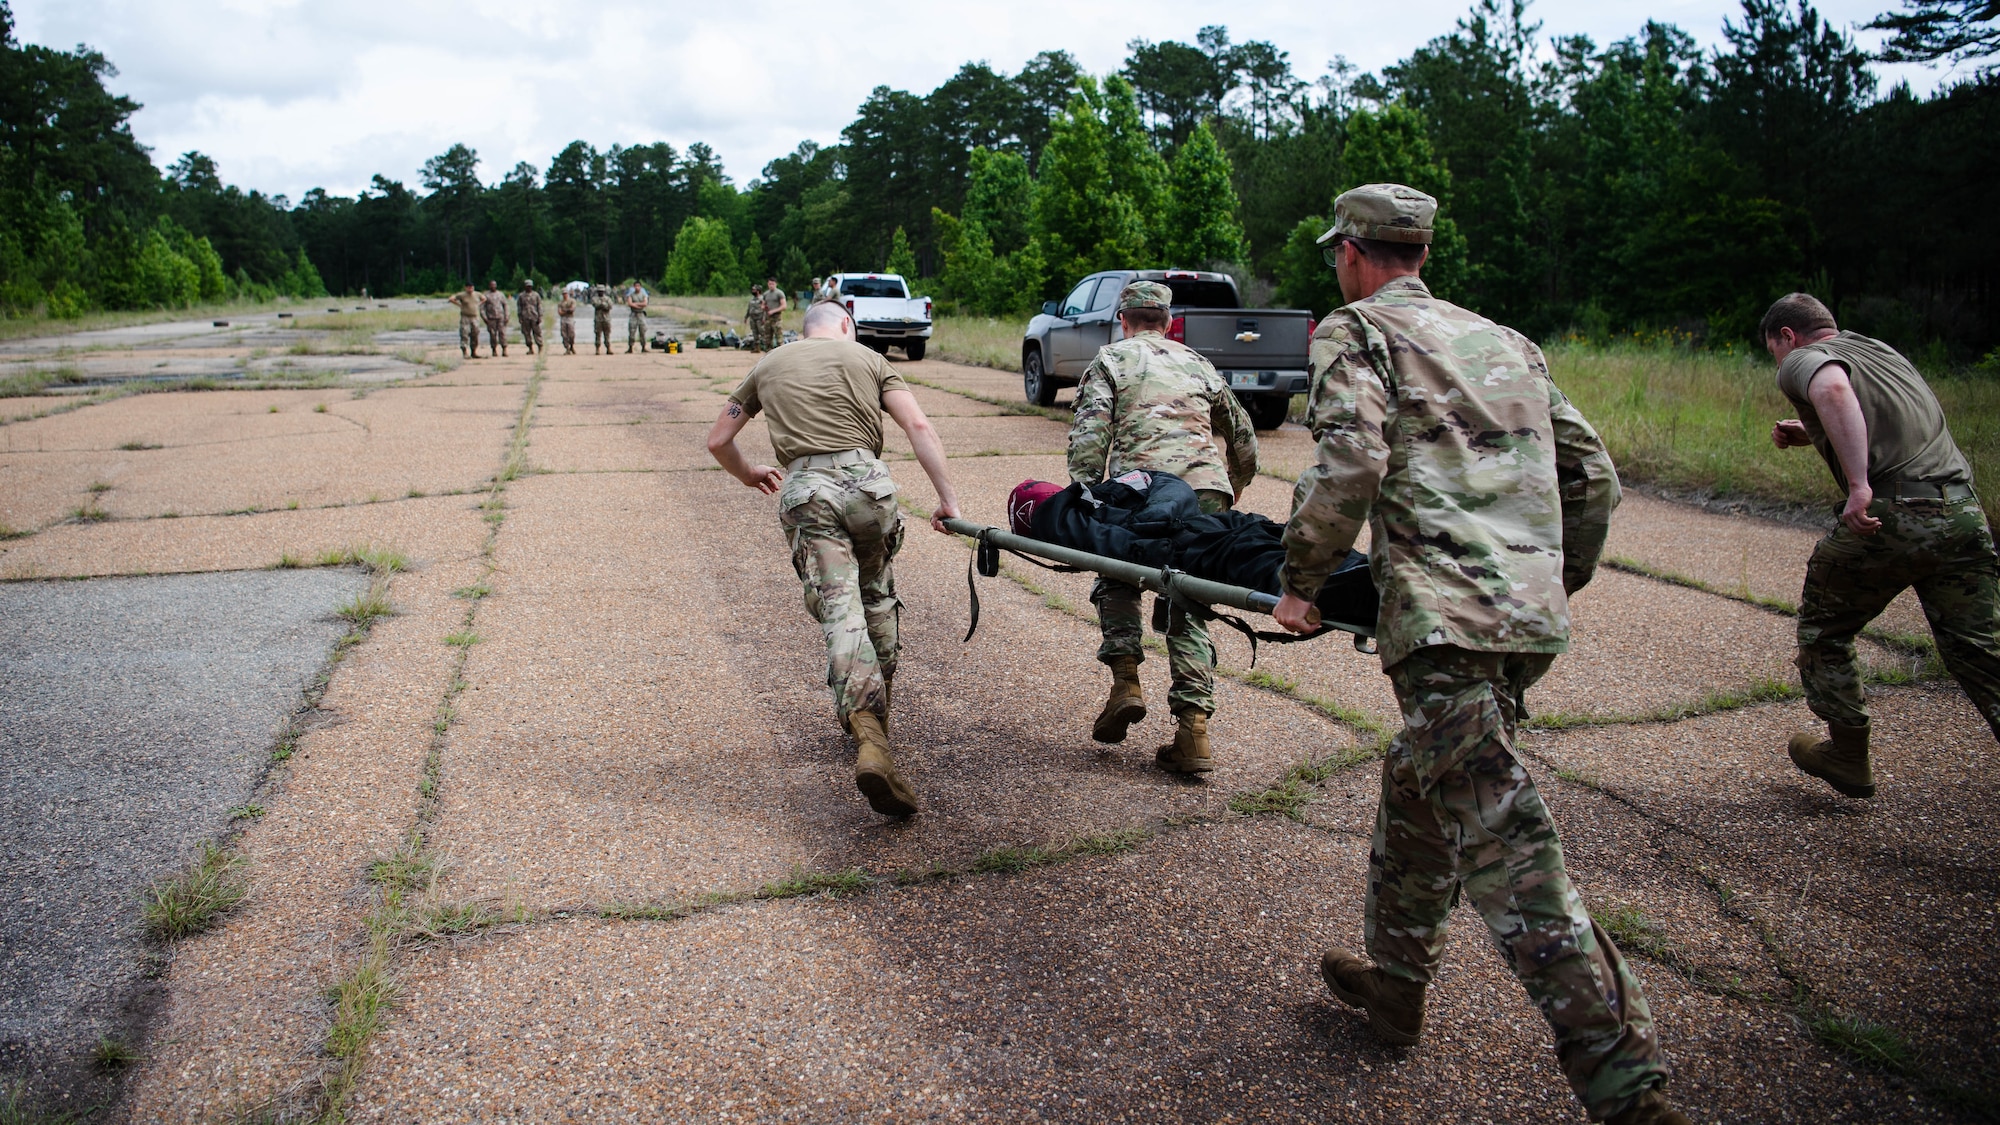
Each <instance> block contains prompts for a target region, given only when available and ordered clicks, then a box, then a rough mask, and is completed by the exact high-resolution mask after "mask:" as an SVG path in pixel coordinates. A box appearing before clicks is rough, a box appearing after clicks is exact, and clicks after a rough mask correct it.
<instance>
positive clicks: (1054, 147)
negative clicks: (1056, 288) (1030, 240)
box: [1035, 77, 1157, 283]
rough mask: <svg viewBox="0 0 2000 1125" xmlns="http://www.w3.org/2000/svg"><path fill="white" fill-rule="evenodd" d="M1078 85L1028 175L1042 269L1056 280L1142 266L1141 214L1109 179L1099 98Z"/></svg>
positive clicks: (1127, 159)
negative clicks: (1032, 183)
mask: <svg viewBox="0 0 2000 1125" xmlns="http://www.w3.org/2000/svg"><path fill="white" fill-rule="evenodd" d="M1080 85H1082V87H1083V92H1082V93H1079V94H1078V95H1077V96H1076V97H1074V98H1071V99H1070V103H1069V107H1068V108H1067V109H1065V110H1064V111H1063V115H1062V117H1061V118H1060V119H1059V120H1057V121H1056V123H1055V125H1054V127H1053V128H1052V129H1051V130H1050V133H1049V143H1048V145H1047V146H1046V147H1044V148H1043V149H1042V161H1041V166H1040V168H1039V169H1038V170H1037V173H1036V179H1035V228H1036V233H1037V234H1038V235H1039V236H1040V239H1041V246H1042V252H1043V255H1044V261H1045V263H1046V265H1047V272H1048V274H1050V275H1052V276H1053V278H1054V279H1055V280H1056V281H1058V282H1063V283H1067V282H1069V281H1073V280H1075V279H1076V278H1079V277H1082V276H1083V275H1085V274H1087V273H1091V272H1093V271H1095V270H1100V269H1110V268H1113V267H1118V266H1123V267H1127V268H1130V267H1132V266H1144V265H1147V264H1150V263H1149V260H1148V259H1149V255H1148V253H1147V238H1146V227H1147V225H1148V224H1147V216H1145V215H1144V214H1143V213H1141V212H1140V211H1139V209H1138V208H1137V207H1136V206H1134V204H1133V201H1132V198H1131V196H1129V195H1127V194H1126V193H1125V192H1123V191H1119V190H1117V188H1116V187H1115V186H1114V184H1113V179H1112V171H1111V154H1110V136H1109V130H1108V129H1107V128H1106V126H1105V123H1104V121H1103V120H1102V119H1101V118H1100V117H1099V116H1098V108H1097V107H1098V104H1099V102H1100V101H1101V100H1102V98H1101V95H1100V94H1099V93H1098V90H1097V85H1096V83H1095V82H1093V81H1092V80H1091V79H1089V78H1088V77H1085V78H1083V79H1081V80H1080ZM1121 159H1122V160H1123V161H1124V163H1125V164H1126V165H1127V175H1126V179H1127V182H1128V184H1129V183H1132V182H1134V176H1133V175H1132V174H1131V168H1132V165H1133V164H1134V160H1133V158H1132V156H1131V154H1130V153H1129V152H1127V153H1125V154H1124V155H1123V156H1122V157H1121ZM1155 159H1157V156H1156V157H1155ZM1138 179H1139V180H1143V176H1140V177H1138Z"/></svg>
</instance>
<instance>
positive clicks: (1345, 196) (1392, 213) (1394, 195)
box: [1318, 184, 1438, 245]
mask: <svg viewBox="0 0 2000 1125" xmlns="http://www.w3.org/2000/svg"><path fill="white" fill-rule="evenodd" d="M1437 209H1438V201H1437V200H1435V199H1432V198H1431V197H1430V196H1428V195H1425V194H1424V193H1423V192H1420V191H1418V190H1417V189H1416V188H1413V187H1404V186H1403V185H1402V184H1363V185H1361V186H1360V187H1358V188H1349V189H1348V190H1346V191H1343V192H1341V193H1340V198H1338V199H1336V200H1334V201H1333V225H1332V226H1330V227H1328V228H1327V230H1326V233H1325V234H1322V235H1320V236H1319V239H1318V242H1319V243H1320V244H1321V245H1325V244H1326V243H1328V242H1331V241H1334V240H1335V239H1338V238H1342V237H1346V238H1372V239H1375V240H1377V241H1379V242H1422V243H1428V242H1429V241H1430V240H1431V220H1432V219H1434V218H1436V217H1437Z"/></svg>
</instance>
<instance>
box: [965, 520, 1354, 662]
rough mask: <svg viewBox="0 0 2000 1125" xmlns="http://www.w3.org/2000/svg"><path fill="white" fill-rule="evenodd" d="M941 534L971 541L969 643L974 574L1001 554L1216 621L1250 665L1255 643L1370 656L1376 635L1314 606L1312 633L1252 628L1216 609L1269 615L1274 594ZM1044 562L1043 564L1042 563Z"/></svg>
mask: <svg viewBox="0 0 2000 1125" xmlns="http://www.w3.org/2000/svg"><path fill="white" fill-rule="evenodd" d="M944 526H945V530H947V531H950V532H952V533H954V534H957V535H963V536H965V537H966V538H968V539H971V540H973V541H974V544H975V550H974V552H973V557H972V561H971V563H970V565H968V567H967V569H966V575H965V584H966V587H967V589H969V590H970V591H971V595H972V623H971V626H970V627H969V628H968V629H966V631H965V639H966V640H967V641H970V640H971V639H972V635H973V634H974V633H975V632H977V631H978V630H979V586H978V584H977V583H976V582H975V580H974V578H973V575H974V574H975V573H977V574H979V575H983V576H984V577H987V578H992V577H994V576H996V575H998V574H999V573H1000V553H1001V552H1002V551H1005V552H1007V553H1008V554H1010V555H1014V556H1016V557H1017V558H1022V559H1025V560H1026V561H1028V562H1031V563H1034V564H1035V565H1036V566H1040V567H1044V568H1046V569H1050V570H1059V571H1068V572H1072V573H1074V572H1079V571H1082V572H1088V573H1091V574H1099V575H1102V576H1104V577H1106V578H1110V579H1113V580H1115V581H1118V582H1123V583H1125V584H1127V585H1130V586H1137V587H1138V588H1139V589H1141V590H1149V591H1151V592H1152V593H1154V594H1156V595H1158V596H1160V597H1162V598H1165V599H1167V601H1168V602H1169V603H1171V605H1172V606H1173V607H1174V608H1175V609H1177V610H1179V611H1181V612H1185V613H1189V614H1192V615H1194V616H1195V617H1197V618H1199V619H1201V620H1204V621H1208V620H1219V621H1222V622H1223V623H1224V624H1227V625H1229V626H1230V627H1231V628H1233V629H1235V630H1236V631H1237V632H1239V633H1242V634H1243V635H1244V636H1246V637H1248V638H1250V663H1251V664H1252V665H1253V666H1254V665H1255V664H1256V662H1257V643H1258V642H1259V641H1269V642H1271V643H1273V644H1291V643H1294V642H1296V641H1308V640H1313V639H1316V638H1318V637H1323V636H1325V635H1326V634H1328V633H1333V632H1341V633H1349V634H1352V635H1353V637H1354V647H1355V648H1356V649H1358V650H1360V651H1362V652H1373V651H1375V649H1374V643H1373V642H1374V637H1375V630H1374V628H1373V627H1371V626H1368V625H1361V624H1356V623H1353V622H1346V621H1331V620H1320V619H1319V610H1318V608H1317V607H1314V608H1313V609H1312V610H1311V611H1310V612H1309V613H1308V616H1307V619H1308V620H1311V621H1315V622H1316V623H1317V624H1318V626H1319V628H1318V629H1317V630H1315V631H1314V632H1311V633H1297V634H1295V633H1281V632H1272V631H1269V630H1262V629H1256V628H1253V627H1252V626H1250V625H1249V624H1248V623H1247V622H1245V621H1243V620H1242V619H1241V618H1237V617H1232V616H1230V615H1229V614H1226V613H1218V612H1216V610H1215V609H1214V608H1213V607H1215V606H1226V607H1228V608H1230V609H1237V610H1242V611H1244V612H1246V613H1262V614H1269V613H1271V612H1272V611H1273V610H1275V609H1277V608H1278V595H1276V594H1267V593H1265V592H1263V591H1262V590H1252V589H1250V588H1248V587H1246V586H1231V585H1228V584H1227V583H1223V582H1215V581H1211V580H1209V579H1206V578H1197V577H1195V576H1194V575H1192V574H1188V573H1186V572H1184V571H1179V570H1175V569H1174V568H1172V567H1155V566H1147V565H1145V564H1143V563H1135V562H1128V561H1126V560H1124V559H1116V558H1112V557H1110V556H1108V555H1094V554H1091V553H1090V552H1088V551H1079V550H1076V549H1075V548H1072V547H1064V546H1061V545H1059V544H1055V543H1045V542H1043V541H1042V540H1040V539H1031V538H1029V537H1027V536H1025V535H1016V534H1014V533H1013V532H1011V531H1008V530H1006V529H1005V528H999V527H990V526H987V525H985V524H977V523H973V522H972V521H971V520H966V519H957V518H950V519H946V520H945V521H944ZM1043 560H1047V561H1046V562H1045V561H1043Z"/></svg>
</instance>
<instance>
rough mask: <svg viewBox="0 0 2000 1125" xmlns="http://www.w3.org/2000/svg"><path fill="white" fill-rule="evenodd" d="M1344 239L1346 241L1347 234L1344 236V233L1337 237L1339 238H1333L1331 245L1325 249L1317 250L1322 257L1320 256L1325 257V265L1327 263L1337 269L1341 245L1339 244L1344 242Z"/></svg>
mask: <svg viewBox="0 0 2000 1125" xmlns="http://www.w3.org/2000/svg"><path fill="white" fill-rule="evenodd" d="M1346 241H1347V236H1346V235H1342V236H1341V237H1339V238H1336V239H1334V240H1333V245H1331V246H1329V247H1327V248H1326V249H1324V250H1321V251H1320V252H1319V256H1320V257H1322V258H1325V259H1326V264H1327V265H1329V266H1332V267H1333V268H1334V269H1339V268H1340V246H1341V244H1342V243H1344V242H1346Z"/></svg>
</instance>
